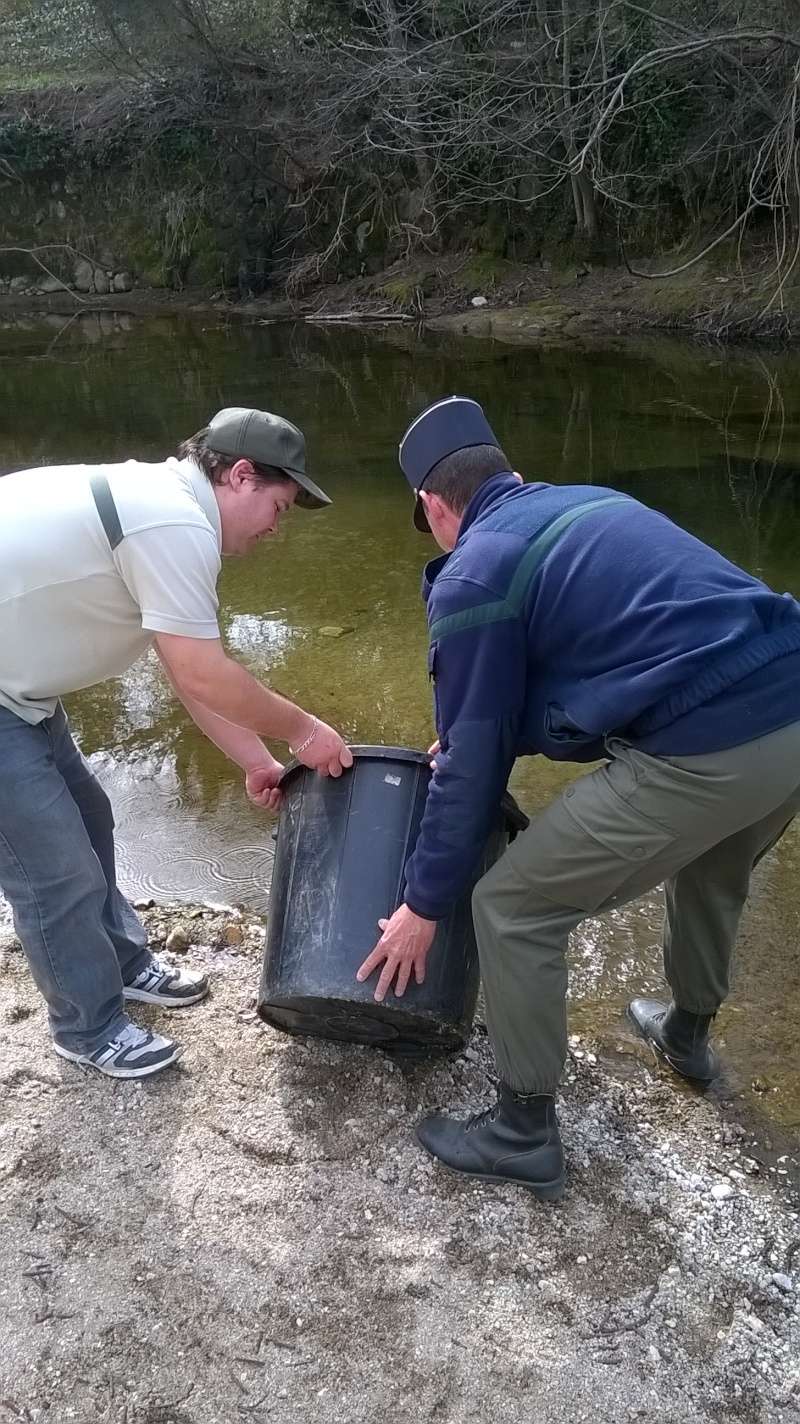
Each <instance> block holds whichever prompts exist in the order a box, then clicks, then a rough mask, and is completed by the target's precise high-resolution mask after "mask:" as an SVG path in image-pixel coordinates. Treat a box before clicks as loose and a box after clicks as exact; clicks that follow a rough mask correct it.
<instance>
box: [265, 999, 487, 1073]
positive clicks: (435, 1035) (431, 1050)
mask: <svg viewBox="0 0 800 1424" xmlns="http://www.w3.org/2000/svg"><path fill="white" fill-rule="evenodd" d="M258 1012H259V1014H260V1015H261V1017H262V1019H264V1021H265V1023H268V1024H271V1026H272V1027H273V1028H277V1029H281V1031H282V1032H283V1033H289V1034H293V1035H295V1036H301V1037H307V1038H327V1039H331V1040H333V1041H334V1042H339V1043H366V1044H369V1045H371V1046H372V1047H373V1048H383V1049H384V1050H385V1051H386V1052H387V1053H392V1054H395V1055H396V1056H397V1057H398V1058H405V1059H408V1060H413V1059H414V1058H416V1057H420V1058H424V1057H428V1056H430V1055H432V1054H439V1053H455V1052H457V1051H458V1050H459V1049H461V1048H463V1047H464V1044H465V1043H466V1039H467V1030H466V1028H465V1029H463V1030H461V1029H459V1028H457V1027H454V1025H453V1024H452V1023H444V1022H442V1021H441V1020H439V1019H437V1018H436V1017H435V1015H433V1014H415V1013H413V1012H408V1011H407V1010H404V1009H398V1008H395V1007H389V1008H387V1007H386V1006H385V1005H382V1004H376V1003H365V1004H361V1003H357V1002H354V1001H353V1000H351V999H333V998H331V999H318V998H311V997H308V998H304V997H301V996H299V995H297V996H292V997H291V998H280V999H271V1000H269V1001H265V1000H262V1001H261V1002H260V1003H259V1005H258Z"/></svg>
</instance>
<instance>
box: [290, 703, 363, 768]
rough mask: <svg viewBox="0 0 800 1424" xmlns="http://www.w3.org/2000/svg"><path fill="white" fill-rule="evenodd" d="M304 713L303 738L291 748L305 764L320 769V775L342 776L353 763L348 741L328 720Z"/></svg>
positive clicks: (294, 754)
mask: <svg viewBox="0 0 800 1424" xmlns="http://www.w3.org/2000/svg"><path fill="white" fill-rule="evenodd" d="M303 715H304V716H305V718H306V723H305V727H304V731H303V738H302V740H301V741H299V742H298V744H297V745H296V746H292V747H290V748H289V750H290V751H291V752H292V754H293V756H295V757H296V758H297V760H298V761H300V762H302V763H303V766H308V767H310V768H311V770H312V771H318V772H319V774H320V776H341V774H342V772H343V771H345V770H346V769H347V767H349V766H352V765H353V753H352V752H351V750H350V748H349V747H348V745H347V743H346V742H345V741H344V740H343V738H342V737H340V736H339V733H338V732H336V731H334V729H333V727H329V726H328V724H327V722H321V721H320V719H319V717H311V716H309V714H308V713H304V714H303Z"/></svg>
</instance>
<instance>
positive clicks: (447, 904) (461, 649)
mask: <svg viewBox="0 0 800 1424" xmlns="http://www.w3.org/2000/svg"><path fill="white" fill-rule="evenodd" d="M448 622H450V623H452V622H453V620H452V619H448ZM429 668H430V672H431V676H432V677H433V679H434V684H435V702H436V729H437V732H438V734H439V741H440V743H441V752H440V753H439V755H438V756H437V758H436V770H435V771H434V774H433V778H432V780H431V784H430V788H429V790H428V798H427V801H426V803H425V812H424V815H423V818H422V824H421V827H420V833H419V837H418V840H417V844H416V847H415V849H414V853H413V855H412V856H411V859H410V860H409V862H408V865H407V867H406V891H405V901H406V904H407V905H408V906H409V908H410V909H412V910H414V912H415V913H416V914H418V915H422V916H423V917H424V918H425V919H430V920H438V919H442V918H443V917H444V916H445V915H447V914H448V913H449V911H450V910H451V909H452V907H453V905H454V904H455V902H456V901H457V900H458V899H459V897H460V896H461V895H462V894H463V893H464V891H465V890H466V889H467V887H468V885H469V884H470V881H471V879H472V876H473V875H474V873H475V870H476V869H477V867H478V864H479V861H480V856H481V853H482V851H483V847H484V845H485V843H486V839H487V836H488V834H489V831H490V829H491V825H492V820H493V818H494V816H495V815H496V813H497V807H498V803H499V801H500V798H501V796H502V795H503V792H504V790H505V787H506V782H507V781H508V777H509V774H510V771H511V767H512V765H513V763H514V758H515V756H516V751H517V747H518V745H519V738H520V728H521V725H522V716H523V711H524V706H525V689H526V668H527V638H526V630H525V627H524V625H523V623H522V622H521V621H520V619H519V618H517V617H505V618H499V619H498V620H497V621H486V622H478V623H477V625H476V624H475V623H474V622H473V623H472V624H471V623H470V619H469V615H468V614H467V615H465V618H464V624H463V626H461V627H459V628H458V629H457V630H456V631H451V632H448V633H447V634H446V635H445V636H443V637H442V638H440V639H439V640H438V641H435V642H433V643H432V644H431V652H430V662H429Z"/></svg>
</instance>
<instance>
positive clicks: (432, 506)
mask: <svg viewBox="0 0 800 1424" xmlns="http://www.w3.org/2000/svg"><path fill="white" fill-rule="evenodd" d="M419 497H420V499H421V500H422V508H423V509H424V510H425V513H426V514H427V516H428V523H430V516H431V514H433V517H434V519H441V517H442V515H443V514H446V513H447V505H446V504H445V502H444V500H443V499H442V496H441V495H440V494H429V493H428V491H427V490H424V489H423V490H420V492H419Z"/></svg>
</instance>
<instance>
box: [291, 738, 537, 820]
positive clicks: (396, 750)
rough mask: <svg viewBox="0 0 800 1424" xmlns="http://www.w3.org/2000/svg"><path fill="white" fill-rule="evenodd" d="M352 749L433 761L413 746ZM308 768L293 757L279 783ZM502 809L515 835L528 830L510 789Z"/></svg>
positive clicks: (361, 755) (371, 755) (363, 754)
mask: <svg viewBox="0 0 800 1424" xmlns="http://www.w3.org/2000/svg"><path fill="white" fill-rule="evenodd" d="M350 751H351V752H352V754H353V759H354V760H356V759H358V760H363V761H370V760H371V761H393V762H398V761H400V762H412V763H415V764H416V765H417V766H429V765H430V761H431V758H430V756H429V755H428V753H427V752H418V751H415V750H414V748H413V747H384V746H380V745H378V746H372V745H371V744H370V743H369V742H362V743H356V744H355V745H354V746H351V747H350ZM307 770H308V768H307V767H306V766H305V765H304V763H303V762H301V761H298V760H297V758H296V757H295V758H293V760H292V761H290V762H287V764H286V766H285V767H284V769H283V774H282V776H281V779H280V781H279V782H278V785H279V786H285V785H286V783H287V781H289V779H290V778H291V777H292V776H294V775H295V773H296V772H298V771H307ZM500 811H501V813H502V815H503V819H504V820H505V823H506V826H507V828H508V830H509V831H513V832H514V834H515V835H519V833H520V831H525V830H527V828H528V826H529V825H530V820H529V817H528V816H527V815H526V814H525V812H524V811H523V809H522V807H521V806H519V805H518V804H517V801H516V800H515V798H514V797H513V796H512V794H511V792H510V791H508V790H506V791H504V792H503V795H502V797H501V799H500Z"/></svg>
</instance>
